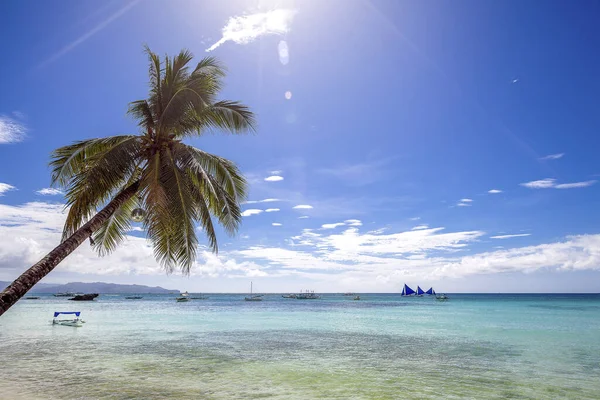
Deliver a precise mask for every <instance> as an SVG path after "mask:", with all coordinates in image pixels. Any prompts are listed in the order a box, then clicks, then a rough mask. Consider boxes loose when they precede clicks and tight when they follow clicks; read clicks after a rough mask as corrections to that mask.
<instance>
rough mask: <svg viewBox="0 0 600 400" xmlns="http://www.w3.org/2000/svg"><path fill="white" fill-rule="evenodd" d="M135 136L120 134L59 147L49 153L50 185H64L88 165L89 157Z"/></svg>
mask: <svg viewBox="0 0 600 400" xmlns="http://www.w3.org/2000/svg"><path fill="white" fill-rule="evenodd" d="M135 137H137V136H133V135H120V136H111V137H107V138H99V139H88V140H82V141H79V142H75V143H74V144H72V145H69V146H63V147H59V148H58V149H56V150H54V151H53V152H52V153H51V155H50V167H52V181H51V182H52V185H55V186H56V185H58V186H61V187H65V186H67V185H68V184H69V182H70V181H71V179H72V178H73V177H74V176H75V175H76V174H78V173H80V172H81V171H83V170H84V169H85V168H87V167H88V166H89V161H90V158H91V157H94V156H96V155H98V154H101V153H104V152H106V151H109V150H110V149H112V148H114V147H115V146H118V145H120V144H121V143H123V142H125V141H128V140H130V139H132V138H135Z"/></svg>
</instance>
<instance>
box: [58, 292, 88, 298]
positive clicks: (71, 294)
mask: <svg viewBox="0 0 600 400" xmlns="http://www.w3.org/2000/svg"><path fill="white" fill-rule="evenodd" d="M78 294H83V293H73V292H62V293H54V297H73V296H75V295H78Z"/></svg>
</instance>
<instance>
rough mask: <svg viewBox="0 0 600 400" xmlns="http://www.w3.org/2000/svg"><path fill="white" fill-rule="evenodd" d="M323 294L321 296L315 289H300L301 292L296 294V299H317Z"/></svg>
mask: <svg viewBox="0 0 600 400" xmlns="http://www.w3.org/2000/svg"><path fill="white" fill-rule="evenodd" d="M320 298H321V296H319V295H318V294H315V291H314V290H313V291H312V292H311V291H308V290H307V291H306V292H302V291H300V294H297V295H296V299H298V300H316V299H320Z"/></svg>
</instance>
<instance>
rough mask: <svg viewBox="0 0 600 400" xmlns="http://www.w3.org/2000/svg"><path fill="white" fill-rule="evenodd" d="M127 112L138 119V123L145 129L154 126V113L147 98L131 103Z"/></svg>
mask: <svg viewBox="0 0 600 400" xmlns="http://www.w3.org/2000/svg"><path fill="white" fill-rule="evenodd" d="M127 113H128V114H129V115H131V116H132V117H133V118H135V119H136V120H137V121H138V125H139V126H140V127H142V128H144V129H145V130H147V129H153V128H154V115H152V110H151V109H150V105H149V104H148V102H147V101H146V100H137V101H132V102H131V103H129V107H128V109H127Z"/></svg>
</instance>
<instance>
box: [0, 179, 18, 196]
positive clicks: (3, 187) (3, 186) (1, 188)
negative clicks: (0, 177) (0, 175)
mask: <svg viewBox="0 0 600 400" xmlns="http://www.w3.org/2000/svg"><path fill="white" fill-rule="evenodd" d="M15 189H16V187H14V186H13V185H9V184H8V183H2V182H0V196H4V193H6V192H8V191H9V190H15Z"/></svg>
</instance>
